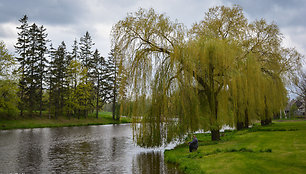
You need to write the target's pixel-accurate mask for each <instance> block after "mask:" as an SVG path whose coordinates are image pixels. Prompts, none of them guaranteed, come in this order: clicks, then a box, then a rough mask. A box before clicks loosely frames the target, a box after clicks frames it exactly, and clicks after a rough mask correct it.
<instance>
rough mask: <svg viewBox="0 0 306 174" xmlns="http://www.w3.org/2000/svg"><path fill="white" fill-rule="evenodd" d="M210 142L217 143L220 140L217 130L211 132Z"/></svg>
mask: <svg viewBox="0 0 306 174" xmlns="http://www.w3.org/2000/svg"><path fill="white" fill-rule="evenodd" d="M211 140H212V141H218V140H220V131H219V129H218V130H211Z"/></svg>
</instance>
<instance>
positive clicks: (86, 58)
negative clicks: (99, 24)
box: [79, 31, 94, 117]
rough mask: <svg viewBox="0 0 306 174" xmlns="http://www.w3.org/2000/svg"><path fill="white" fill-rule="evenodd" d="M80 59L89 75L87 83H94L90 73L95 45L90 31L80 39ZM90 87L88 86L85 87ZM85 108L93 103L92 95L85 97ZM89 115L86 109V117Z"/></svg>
mask: <svg viewBox="0 0 306 174" xmlns="http://www.w3.org/2000/svg"><path fill="white" fill-rule="evenodd" d="M79 45H80V60H81V63H82V65H83V66H84V67H85V68H86V69H87V75H86V79H85V84H86V85H89V83H92V81H90V75H91V72H92V70H93V66H94V65H93V51H92V46H93V45H94V43H93V41H92V39H91V36H90V34H89V32H88V31H87V32H86V33H85V35H84V36H83V37H81V39H80V43H79ZM84 89H88V88H84ZM87 93H88V94H90V91H87ZM85 105H86V107H85V108H89V106H90V105H91V97H89V98H86V99H85ZM87 115H88V110H86V111H85V117H87Z"/></svg>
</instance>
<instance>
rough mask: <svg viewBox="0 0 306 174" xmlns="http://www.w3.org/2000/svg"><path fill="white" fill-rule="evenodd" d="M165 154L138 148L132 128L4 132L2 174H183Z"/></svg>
mask: <svg viewBox="0 0 306 174" xmlns="http://www.w3.org/2000/svg"><path fill="white" fill-rule="evenodd" d="M173 146H174V145H170V146H168V147H166V148H172V147H173ZM164 149H165V148H158V149H145V148H141V147H138V146H136V145H135V144H134V143H133V137H132V129H131V127H130V125H129V124H124V125H103V126H88V127H64V128H38V129H18V130H7V131H0V173H144V174H150V173H152V174H153V173H154V174H155V173H157V174H158V173H170V174H171V173H173V174H175V173H180V172H179V171H177V169H176V167H175V166H171V165H168V164H166V163H165V162H164V155H163V151H164Z"/></svg>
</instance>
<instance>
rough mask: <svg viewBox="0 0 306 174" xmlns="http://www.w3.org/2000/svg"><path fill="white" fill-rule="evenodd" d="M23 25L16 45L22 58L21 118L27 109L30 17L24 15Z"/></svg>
mask: <svg viewBox="0 0 306 174" xmlns="http://www.w3.org/2000/svg"><path fill="white" fill-rule="evenodd" d="M19 22H20V23H21V25H20V27H17V29H18V30H19V31H20V32H18V38H17V43H16V45H15V49H16V52H17V53H18V54H19V56H20V57H17V61H18V62H19V68H18V70H19V72H20V73H21V77H20V80H19V88H20V93H19V97H20V103H19V109H20V116H21V117H23V111H24V109H25V103H24V102H25V88H26V85H25V72H24V70H25V64H26V58H27V56H28V49H29V24H28V17H27V15H24V16H23V18H21V19H19Z"/></svg>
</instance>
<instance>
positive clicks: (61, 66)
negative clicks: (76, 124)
mask: <svg viewBox="0 0 306 174" xmlns="http://www.w3.org/2000/svg"><path fill="white" fill-rule="evenodd" d="M19 22H20V26H19V27H17V30H18V38H17V43H16V44H15V50H16V53H17V56H16V57H13V56H12V55H10V54H9V53H8V51H7V49H6V48H5V44H4V43H1V57H2V56H3V55H6V56H7V57H9V59H8V60H5V61H2V60H1V66H2V65H3V66H4V63H5V62H10V64H9V65H10V66H8V64H5V66H6V70H7V71H4V69H3V70H1V74H0V75H1V86H0V90H1V91H2V92H1V94H3V98H2V97H1V101H0V112H1V115H5V116H6V117H8V116H14V117H15V118H16V116H17V115H18V113H19V114H20V117H24V116H33V115H39V116H40V117H42V115H43V114H45V113H47V114H45V115H48V116H49V117H54V118H57V117H58V116H69V117H70V116H71V117H77V118H80V116H83V117H87V116H88V114H89V113H92V112H94V111H96V116H97V117H98V111H99V110H101V109H102V108H103V106H104V105H105V104H106V103H114V104H113V107H112V109H113V111H114V110H115V103H116V93H117V91H118V90H117V88H118V85H119V81H120V79H119V78H118V73H119V72H118V66H119V65H118V62H117V61H116V54H117V53H115V50H114V49H113V50H111V51H110V53H109V56H108V58H105V57H103V56H101V55H100V53H99V50H98V49H96V50H92V47H93V45H94V42H93V41H92V38H91V36H90V34H89V33H88V32H86V34H85V35H84V36H82V37H81V38H80V40H79V41H78V40H74V42H73V45H72V49H71V51H68V50H67V46H66V44H65V42H64V41H63V42H62V43H61V44H60V45H59V46H57V47H54V46H53V45H52V43H51V41H50V40H49V39H48V38H47V36H48V34H47V30H46V28H45V27H44V26H37V25H36V24H35V23H33V24H31V25H30V24H29V23H28V17H27V16H26V15H25V16H24V17H22V18H21V19H20V20H19ZM2 50H3V51H2ZM5 51H6V52H5ZM4 53H5V54H4ZM3 57H4V56H3ZM3 60H4V59H3ZM1 69H2V67H1ZM12 69H13V70H12ZM8 72H13V75H12V73H11V74H10V75H9V74H8ZM13 79H15V80H13ZM4 94H5V95H4ZM8 94H9V95H8ZM5 97H6V98H11V99H10V100H6V99H5ZM113 118H114V119H115V116H113Z"/></svg>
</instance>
